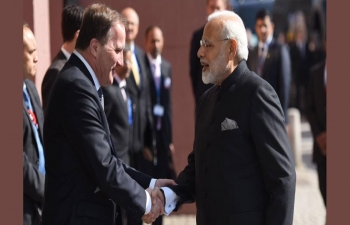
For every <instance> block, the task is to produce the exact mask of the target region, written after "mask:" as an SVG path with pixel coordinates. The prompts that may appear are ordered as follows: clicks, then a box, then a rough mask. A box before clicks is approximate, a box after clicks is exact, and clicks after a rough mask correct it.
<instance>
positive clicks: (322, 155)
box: [306, 61, 327, 206]
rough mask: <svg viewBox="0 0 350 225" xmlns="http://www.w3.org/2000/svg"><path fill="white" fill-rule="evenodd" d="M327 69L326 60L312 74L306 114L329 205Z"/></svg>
mask: <svg viewBox="0 0 350 225" xmlns="http://www.w3.org/2000/svg"><path fill="white" fill-rule="evenodd" d="M326 83H327V70H326V62H325V61H324V62H322V63H319V64H318V65H316V66H315V67H314V68H313V69H312V71H311V76H310V83H309V88H308V96H307V104H306V115H307V119H308V120H309V123H310V126H311V131H312V134H313V137H314V148H313V157H312V158H313V161H314V162H315V163H316V164H317V173H318V182H319V187H320V191H321V194H322V197H323V201H324V204H325V206H327V195H326V194H327V191H326V186H327V185H326V184H327V176H326V175H327V173H326V171H327V101H326V97H327V95H326Z"/></svg>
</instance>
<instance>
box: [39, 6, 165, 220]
mask: <svg viewBox="0 0 350 225" xmlns="http://www.w3.org/2000/svg"><path fill="white" fill-rule="evenodd" d="M124 45H125V20H124V18H123V17H122V16H121V15H120V14H119V13H118V12H116V11H114V10H112V9H110V8H109V7H107V6H105V5H103V4H93V5H91V6H88V7H87V9H86V10H85V13H84V17H83V22H82V26H81V29H80V35H79V37H78V39H77V43H76V49H75V50H74V52H73V54H72V55H71V57H70V58H69V60H68V61H67V63H66V64H65V66H64V67H63V69H62V70H61V72H60V74H59V76H58V78H57V80H56V81H55V83H54V85H53V88H52V92H51V97H50V98H51V100H52V101H51V102H50V104H49V105H48V108H47V111H46V117H45V124H44V132H45V135H44V143H45V148H46V149H45V156H46V170H47V173H46V184H45V203H44V207H43V219H42V224H43V225H55V224H62V225H63V224H65V225H69V224H72V225H73V224H74V225H76V224H110V225H112V224H113V225H114V224H120V225H121V224H122V221H121V217H120V216H118V213H119V211H120V207H123V208H124V209H125V210H126V211H128V212H129V213H130V215H132V216H133V217H134V218H135V219H136V220H141V218H142V219H143V220H145V221H146V222H148V223H150V222H153V221H154V220H155V218H156V217H157V216H158V215H159V214H160V213H162V209H163V208H162V207H163V205H162V204H163V203H162V202H160V200H159V199H157V198H155V197H154V193H157V189H156V188H155V189H154V190H155V191H153V192H152V196H153V197H152V202H151V197H150V194H149V191H150V189H151V188H153V186H154V185H155V186H159V185H162V186H163V185H166V184H167V183H171V182H169V181H168V180H154V179H151V177H149V176H147V175H145V174H142V173H140V172H138V171H136V170H134V169H133V168H130V167H128V166H127V165H125V164H124V163H123V162H122V161H121V160H120V159H119V158H118V157H117V154H116V150H115V148H114V146H113V143H112V140H111V138H110V130H109V128H108V123H107V120H106V116H105V113H104V110H103V95H102V90H101V89H100V86H105V85H110V84H112V82H113V75H112V72H113V71H114V69H115V67H116V66H121V65H123V61H122V60H123V55H122V54H123V48H124ZM145 189H147V190H145ZM152 203H153V204H152Z"/></svg>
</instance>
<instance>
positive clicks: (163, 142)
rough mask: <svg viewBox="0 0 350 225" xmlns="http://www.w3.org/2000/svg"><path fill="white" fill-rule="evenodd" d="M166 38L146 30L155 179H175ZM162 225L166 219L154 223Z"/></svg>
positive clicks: (154, 28)
mask: <svg viewBox="0 0 350 225" xmlns="http://www.w3.org/2000/svg"><path fill="white" fill-rule="evenodd" d="M163 46H164V37H163V32H162V30H161V29H160V28H159V27H157V26H154V25H151V26H149V27H148V28H147V29H146V34H145V49H146V54H145V56H144V60H145V65H146V74H147V76H148V80H149V81H150V82H149V85H150V86H149V90H150V94H151V104H152V109H153V124H154V125H153V129H154V133H155V137H156V152H157V154H156V155H155V157H157V158H156V159H157V164H156V165H155V166H153V165H152V164H150V165H149V167H150V168H152V171H151V174H150V175H153V176H154V177H155V178H169V179H175V178H176V174H175V170H174V163H173V158H172V153H173V152H174V151H175V148H174V144H173V139H172V112H171V109H172V107H171V106H172V105H171V65H170V63H169V62H168V61H166V60H165V59H164V58H163V57H162V56H161V54H162V50H163ZM153 224H154V225H162V224H163V217H158V219H157V220H156V221H155V222H154V223H153Z"/></svg>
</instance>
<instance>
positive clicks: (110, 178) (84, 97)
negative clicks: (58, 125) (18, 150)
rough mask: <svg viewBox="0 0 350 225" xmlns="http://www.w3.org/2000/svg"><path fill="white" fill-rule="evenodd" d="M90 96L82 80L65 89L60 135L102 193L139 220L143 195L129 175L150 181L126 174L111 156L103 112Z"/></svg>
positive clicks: (141, 176) (119, 162)
mask: <svg viewBox="0 0 350 225" xmlns="http://www.w3.org/2000/svg"><path fill="white" fill-rule="evenodd" d="M94 92H96V90H94V87H92V86H91V83H89V82H88V81H86V80H81V79H79V80H74V81H71V83H70V84H69V85H68V86H67V89H66V91H65V105H64V109H63V114H64V115H62V118H63V129H64V132H65V133H66V134H67V136H68V137H70V140H71V143H72V146H73V147H72V149H75V150H76V151H77V154H78V155H79V157H80V159H81V162H82V163H83V165H84V166H85V169H86V171H87V173H89V174H90V176H91V179H92V180H94V182H95V183H96V186H97V187H99V188H100V190H101V191H102V193H104V194H105V195H106V196H108V197H109V198H111V199H112V200H113V201H114V202H115V203H116V204H117V205H120V206H121V207H123V208H124V209H125V210H126V211H128V212H129V213H132V214H131V215H133V216H134V218H135V219H138V220H140V219H141V217H142V216H143V215H144V213H145V206H146V193H145V190H144V188H143V187H141V186H140V185H139V184H138V183H137V182H136V181H135V180H134V179H133V177H131V176H130V175H132V176H135V178H136V176H137V177H138V179H142V178H143V179H144V180H147V181H148V183H149V182H150V181H151V179H150V178H149V177H145V175H143V174H141V173H139V172H137V171H129V172H126V171H125V169H126V168H127V167H126V166H125V165H124V164H123V163H122V161H121V160H119V159H118V158H116V157H115V156H114V155H113V154H112V151H113V149H112V147H111V143H110V139H109V136H108V134H107V133H106V130H105V128H104V127H103V118H102V117H103V116H104V112H103V110H102V109H101V108H100V104H99V99H98V95H97V92H96V93H94ZM129 174H130V175H129Z"/></svg>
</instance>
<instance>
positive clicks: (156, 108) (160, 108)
mask: <svg viewBox="0 0 350 225" xmlns="http://www.w3.org/2000/svg"><path fill="white" fill-rule="evenodd" d="M153 114H154V115H155V116H163V115H164V107H163V106H161V105H155V106H154V108H153Z"/></svg>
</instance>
